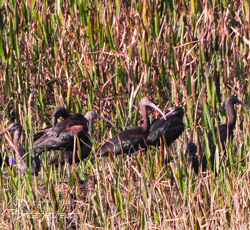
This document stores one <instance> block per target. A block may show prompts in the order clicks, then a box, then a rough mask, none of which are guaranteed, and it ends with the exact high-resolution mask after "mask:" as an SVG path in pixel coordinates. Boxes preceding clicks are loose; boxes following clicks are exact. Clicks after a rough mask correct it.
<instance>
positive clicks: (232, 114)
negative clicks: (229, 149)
mask: <svg viewBox="0 0 250 230" xmlns="http://www.w3.org/2000/svg"><path fill="white" fill-rule="evenodd" d="M235 104H241V105H243V106H244V107H246V108H247V109H250V107H249V106H248V105H246V104H244V103H243V102H242V101H240V100H239V99H238V98H237V97H236V96H234V95H230V96H228V97H227V98H226V101H225V106H226V109H227V111H228V115H229V119H228V122H227V123H226V124H223V125H219V126H218V127H215V128H214V134H215V137H216V142H217V143H218V142H219V141H220V142H221V145H222V149H223V151H224V150H225V144H226V142H227V140H230V139H231V141H232V140H233V130H234V128H235V124H236V111H235V109H234V105H235ZM218 134H219V135H218ZM207 138H208V147H209V149H210V160H211V166H212V169H213V166H214V156H215V150H216V145H215V143H214V139H213V133H212V130H210V131H209V132H208V133H207ZM205 149H206V141H205V140H204V141H203V149H202V167H203V171H205V170H206V167H207V158H206V155H205Z"/></svg>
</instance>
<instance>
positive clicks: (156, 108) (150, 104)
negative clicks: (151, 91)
mask: <svg viewBox="0 0 250 230" xmlns="http://www.w3.org/2000/svg"><path fill="white" fill-rule="evenodd" d="M148 106H150V107H152V108H154V109H155V110H157V111H158V112H159V113H160V114H161V115H162V117H163V118H164V120H166V118H165V115H164V113H163V112H162V111H161V110H160V109H159V108H158V107H157V106H156V105H155V104H154V103H153V102H151V101H148Z"/></svg>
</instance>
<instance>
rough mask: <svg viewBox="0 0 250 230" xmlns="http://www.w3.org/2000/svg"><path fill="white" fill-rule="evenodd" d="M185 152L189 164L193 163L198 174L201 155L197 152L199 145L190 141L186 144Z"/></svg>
mask: <svg viewBox="0 0 250 230" xmlns="http://www.w3.org/2000/svg"><path fill="white" fill-rule="evenodd" d="M183 148H184V154H185V157H186V161H187V165H188V166H189V165H191V166H192V168H193V169H194V172H195V173H196V174H198V172H199V165H200V164H199V157H198V155H197V154H196V153H197V146H196V145H195V144H194V143H193V142H191V141H190V142H188V143H186V144H185V145H184V146H183Z"/></svg>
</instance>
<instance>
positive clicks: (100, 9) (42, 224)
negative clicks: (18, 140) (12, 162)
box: [0, 0, 250, 229]
mask: <svg viewBox="0 0 250 230" xmlns="http://www.w3.org/2000/svg"><path fill="white" fill-rule="evenodd" d="M249 30H250V3H249V1H248V0H242V1H239V0H237V1H232V0H203V1H201V0H197V1H195V0H182V1H172V0H169V1H163V0H142V1H137V0H132V1H128V0H124V1H121V0H114V1H112V0H84V1H82V0H54V1H52V0H44V1H38V0H36V1H35V0H8V1H5V0H0V87H1V91H2V93H1V95H2V96H1V100H0V111H1V112H0V114H1V125H0V127H1V128H2V129H4V128H5V127H6V126H7V125H8V124H10V123H11V122H13V121H18V122H20V123H21V124H22V125H23V127H24V130H25V132H24V135H23V136H24V137H23V143H24V144H25V145H26V146H27V148H28V146H32V143H33V134H34V133H36V132H37V131H38V130H40V129H42V128H44V127H46V126H48V125H50V124H51V120H50V119H51V112H52V111H53V109H54V108H55V107H56V106H65V107H66V108H67V109H68V110H69V111H71V112H72V113H75V112H83V113H84V114H85V113H86V112H87V111H89V110H95V111H96V112H97V113H99V114H101V115H103V116H105V117H107V118H108V119H110V120H111V121H112V122H114V123H115V124H116V128H112V129H111V127H110V126H106V124H105V123H104V122H101V123H100V122H97V123H96V126H95V128H96V137H95V141H94V143H95V146H96V147H97V146H98V145H100V144H101V143H103V142H104V140H105V139H108V138H110V137H112V136H113V135H114V134H115V133H117V132H119V131H121V130H123V129H125V128H129V127H133V126H137V125H139V124H140V123H141V116H140V114H139V111H138V101H139V100H140V99H141V98H142V97H144V96H150V97H151V99H152V100H153V101H154V102H155V103H156V104H158V105H159V107H160V108H161V109H162V110H164V111H168V110H169V108H170V107H171V106H174V105H181V106H183V107H184V108H185V117H184V122H185V126H186V129H185V131H184V133H183V135H182V136H181V137H180V138H179V140H177V141H176V142H175V143H174V144H173V145H172V146H171V147H169V148H168V147H167V146H164V144H163V145H162V146H160V148H158V149H151V150H150V151H147V152H140V153H137V154H134V155H133V156H131V157H129V156H125V157H124V158H123V157H122V156H118V157H110V158H107V159H99V160H98V159H97V160H93V159H87V160H85V161H83V162H81V164H79V166H75V167H76V169H77V171H78V173H79V175H80V177H81V179H82V180H84V181H83V182H84V183H83V185H79V184H78V183H74V181H72V183H70V185H69V184H67V183H62V182H64V181H65V182H67V180H66V179H65V178H67V177H65V171H66V170H65V169H64V168H60V169H59V170H58V169H55V168H53V167H48V166H47V163H48V161H49V159H50V158H51V157H52V156H54V154H55V153H49V152H48V153H46V154H44V155H43V156H42V160H43V167H42V170H41V173H40V174H39V175H38V176H37V177H35V176H31V174H30V173H27V174H26V175H20V173H16V172H15V171H14V169H12V170H10V169H6V168H3V170H2V172H1V173H0V186H1V190H0V200H1V205H0V210H1V215H0V227H1V228H2V229H4V228H6V229H10V228H11V229H21V228H22V229H51V228H52V229H53V228H54V229H58V228H61V229H63V228H78V229H83V228H84V229H86V228H89V229H92V228H96V229H102V228H110V229H114V228H117V229H158V228H159V229H215V228H216V229H225V228H229V229H249V221H250V217H249V213H250V210H249V209H250V199H249V189H250V178H249V169H250V166H249V160H250V159H249V145H250V140H249V117H248V116H249V115H248V113H247V112H246V110H243V109H238V110H237V113H238V115H240V116H238V118H237V125H236V129H235V139H234V142H233V143H231V144H229V145H228V147H227V155H228V156H229V157H228V159H227V160H222V161H221V164H220V165H219V166H220V172H221V173H220V174H219V176H217V177H215V175H214V173H213V172H209V173H208V174H207V175H206V176H205V177H203V176H201V173H200V174H199V175H198V176H196V175H195V174H194V172H193V171H192V170H191V168H188V167H187V165H186V161H185V158H184V157H183V144H184V143H185V142H187V139H189V140H192V141H194V142H195V143H196V144H197V145H198V153H200V149H201V147H202V140H203V138H204V134H205V133H206V132H207V130H209V129H211V128H213V127H214V126H215V125H218V124H221V123H225V122H226V118H227V115H226V111H225V108H224V105H223V102H224V100H225V98H226V97H227V96H228V95H230V94H236V95H237V96H238V97H239V98H240V99H241V100H243V101H244V102H246V103H249V94H250V88H249V77H250V74H249V64H250V52H249V49H250V38H249ZM150 117H151V120H153V119H154V118H156V117H158V114H157V113H156V112H155V111H152V112H151V113H150ZM1 143H2V154H3V155H4V154H7V155H11V154H13V152H12V151H11V150H10V149H9V146H8V143H7V142H6V140H5V139H4V138H2V141H1ZM32 154H33V153H29V154H28V155H27V160H28V162H29V160H30V156H31V155H32ZM163 156H165V158H167V159H168V164H167V166H164V164H163ZM93 178H94V179H93ZM73 179H74V177H73ZM81 186H82V187H81ZM70 197H71V198H73V199H74V200H75V207H74V211H73V212H71V213H70V212H69V209H68V206H69V205H68V204H69V200H70Z"/></svg>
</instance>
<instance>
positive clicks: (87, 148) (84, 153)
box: [49, 107, 114, 166]
mask: <svg viewBox="0 0 250 230" xmlns="http://www.w3.org/2000/svg"><path fill="white" fill-rule="evenodd" d="M60 108H63V107H60ZM63 109H64V108H63ZM63 109H60V110H58V112H57V114H56V115H57V118H59V117H60V116H59V115H58V113H60V112H61V111H63ZM64 110H66V109H64ZM59 111H60V112H59ZM64 114H66V113H64ZM64 118H65V117H64ZM85 118H86V119H87V120H88V134H89V136H90V137H91V138H93V134H94V130H93V122H94V120H95V119H97V118H99V119H102V120H105V121H107V122H109V123H110V124H111V125H112V126H114V124H113V123H112V122H111V121H109V120H108V119H107V118H105V117H102V116H100V115H98V114H97V113H96V112H94V111H89V112H87V113H86V115H85ZM91 150H92V143H91V141H90V139H88V140H87V141H86V143H85V144H83V145H81V160H83V159H85V158H87V157H88V156H89V154H90V152H91ZM64 154H65V153H64V152H62V154H61V155H62V156H63V155H64ZM67 155H68V159H69V164H70V165H71V164H72V161H73V152H72V151H68V152H67ZM79 162H80V159H79V157H78V155H77V154H76V155H75V163H79ZM64 163H65V161H64V159H61V165H64ZM49 164H50V165H52V164H55V165H56V166H58V164H59V155H57V156H56V157H54V158H53V159H52V160H51V161H50V163H49Z"/></svg>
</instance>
